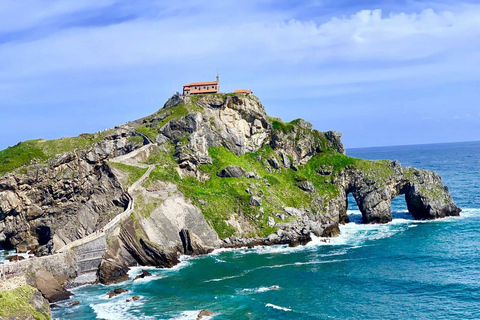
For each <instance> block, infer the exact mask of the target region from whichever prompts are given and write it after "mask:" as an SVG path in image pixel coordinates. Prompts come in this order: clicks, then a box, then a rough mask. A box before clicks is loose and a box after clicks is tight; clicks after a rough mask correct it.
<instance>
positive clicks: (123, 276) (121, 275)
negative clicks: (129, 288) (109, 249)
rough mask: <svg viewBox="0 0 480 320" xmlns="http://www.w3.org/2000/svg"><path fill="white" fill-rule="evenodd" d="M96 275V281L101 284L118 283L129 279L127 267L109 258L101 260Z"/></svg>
mask: <svg viewBox="0 0 480 320" xmlns="http://www.w3.org/2000/svg"><path fill="white" fill-rule="evenodd" d="M97 276H98V281H99V282H100V283H102V284H112V283H119V282H122V281H126V280H128V279H129V278H128V268H125V267H122V266H120V265H118V264H117V263H116V262H113V261H109V260H102V262H101V264H100V268H99V269H98V272H97Z"/></svg>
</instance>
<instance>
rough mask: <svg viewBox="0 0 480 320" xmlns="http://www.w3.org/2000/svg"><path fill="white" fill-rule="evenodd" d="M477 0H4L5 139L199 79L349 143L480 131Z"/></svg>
mask: <svg viewBox="0 0 480 320" xmlns="http://www.w3.org/2000/svg"><path fill="white" fill-rule="evenodd" d="M476 2H478V1H473V0H472V1H468V0H465V1H455V0H450V1H435V0H433V1H413V0H398V1H395V0H383V1H382V0H363V1H358V0H311V1H296V0H292V1H274V0H271V1H245V0H244V1H229V0H221V1H190V0H184V1H171V2H167V1H152V0H136V1H132V0H130V1H117V0H58V1H57V0H1V1H0V110H1V114H0V149H3V148H6V147H7V146H10V145H14V144H16V143H17V142H19V141H22V140H28V139H35V138H47V139H52V138H60V137H62V136H75V135H78V134H80V133H83V132H96V131H99V130H102V129H105V128H108V127H113V126H115V125H117V124H122V123H125V122H127V121H128V120H133V119H137V118H140V117H142V116H145V115H148V114H151V113H153V112H154V111H156V110H157V109H159V108H160V107H161V106H162V105H163V103H164V102H165V101H166V99H167V98H168V97H170V96H171V95H172V94H173V93H175V92H176V91H181V88H182V85H183V84H185V83H188V82H192V81H208V80H214V78H215V75H216V72H217V70H218V72H219V74H220V80H221V88H222V91H225V92H228V91H233V90H234V89H236V88H248V89H251V90H253V91H254V93H255V94H256V95H257V96H258V97H260V99H261V100H262V102H263V104H264V105H265V107H266V108H267V112H268V113H269V114H270V115H272V116H277V117H280V118H282V119H283V120H284V121H290V120H293V119H295V118H304V119H307V120H308V121H310V122H312V123H313V125H314V127H315V128H316V129H318V130H336V131H340V132H343V141H344V143H345V145H346V146H347V148H349V147H350V148H352V147H365V146H384V145H401V144H420V143H437V142H453V141H472V140H480V103H479V101H480V4H476Z"/></svg>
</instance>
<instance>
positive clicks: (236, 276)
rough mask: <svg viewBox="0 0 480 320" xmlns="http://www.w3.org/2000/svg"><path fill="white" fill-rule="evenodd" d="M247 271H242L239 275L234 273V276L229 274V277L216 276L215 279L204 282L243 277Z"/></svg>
mask: <svg viewBox="0 0 480 320" xmlns="http://www.w3.org/2000/svg"><path fill="white" fill-rule="evenodd" d="M247 271H251V270H247ZM246 273H247V272H242V273H241V274H238V275H234V276H227V277H222V278H215V279H210V280H205V281H203V282H205V283H206V282H219V281H223V280H228V279H234V278H240V277H243V276H244V275H245V274H246Z"/></svg>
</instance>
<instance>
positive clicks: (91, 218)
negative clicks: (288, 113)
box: [0, 94, 460, 301]
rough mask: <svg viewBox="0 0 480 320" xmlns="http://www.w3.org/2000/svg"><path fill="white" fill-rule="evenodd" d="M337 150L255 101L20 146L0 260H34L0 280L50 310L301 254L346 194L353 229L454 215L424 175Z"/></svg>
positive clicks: (329, 135) (216, 103) (439, 185)
mask: <svg viewBox="0 0 480 320" xmlns="http://www.w3.org/2000/svg"><path fill="white" fill-rule="evenodd" d="M340 137H341V134H339V133H337V132H334V131H328V132H320V131H317V130H314V129H312V125H311V124H310V123H308V122H307V121H304V120H301V119H298V120H294V121H292V122H289V123H284V122H282V121H281V120H280V119H277V118H271V117H269V116H267V114H266V113H265V109H264V107H263V105H262V104H261V103H260V101H259V99H258V98H257V97H255V96H253V95H246V94H205V95H198V96H189V97H183V96H178V95H176V96H173V97H172V98H171V99H169V100H168V101H167V103H166V104H165V106H164V107H163V108H162V109H160V110H159V111H157V112H156V113H154V114H152V115H151V116H148V117H145V118H142V119H139V120H136V121H133V122H130V123H128V124H125V125H122V126H118V127H116V128H115V129H113V130H110V131H106V132H102V133H97V134H88V135H87V134H85V135H81V136H79V137H75V138H63V139H59V140H50V141H45V140H34V141H27V142H22V143H20V144H18V145H16V146H14V147H10V148H8V149H6V150H4V151H0V176H1V177H0V246H2V247H3V248H15V249H17V251H19V252H25V251H31V252H34V253H35V254H36V255H37V256H39V257H40V256H41V257H40V258H33V259H26V260H25V261H20V262H16V263H13V264H9V267H8V270H7V271H4V273H7V277H14V276H18V275H25V274H27V273H28V276H27V277H26V279H27V282H28V283H29V284H31V285H32V286H36V287H37V288H38V287H39V285H38V283H42V279H50V277H51V278H52V279H54V280H55V281H53V282H52V281H50V282H48V283H54V282H56V284H55V286H54V287H55V288H54V289H55V290H53V289H52V288H43V290H42V288H39V289H40V291H41V292H42V293H43V294H44V296H46V297H47V298H49V299H50V301H54V299H52V297H51V295H49V294H48V292H54V293H62V294H64V295H65V292H63V291H62V290H63V288H64V287H68V286H71V285H74V284H78V283H86V282H92V281H100V282H102V283H113V282H117V281H123V280H125V279H128V277H127V275H126V272H127V270H128V267H129V266H132V265H137V264H139V265H149V266H158V267H171V266H173V265H175V264H176V263H178V261H179V257H180V255H182V254H187V255H198V254H205V253H209V252H211V251H212V250H213V249H215V248H221V247H241V246H253V245H273V244H290V245H292V246H294V245H299V244H304V243H306V242H308V241H310V240H311V235H312V234H314V235H316V236H319V237H332V236H336V235H338V234H339V232H340V231H339V225H340V224H343V223H346V222H348V215H347V207H348V203H347V199H348V194H352V195H353V197H354V199H355V201H356V202H357V204H358V207H359V208H360V211H361V212H362V216H363V222H364V223H387V222H389V221H391V220H392V215H391V210H390V203H391V200H392V199H393V198H395V197H397V196H399V195H403V196H404V197H405V201H406V204H407V207H408V210H409V211H410V213H411V214H412V216H413V217H414V218H415V219H436V218H443V217H446V216H455V215H459V213H460V209H459V208H458V207H457V206H456V205H455V203H454V202H453V200H452V198H451V196H450V195H449V192H448V188H447V187H446V186H444V185H443V182H442V180H441V178H440V176H438V175H437V174H436V173H434V172H431V171H426V170H420V169H415V168H411V167H404V166H401V165H400V164H399V163H398V162H396V161H388V160H382V161H369V160H362V159H355V158H351V157H348V156H346V155H345V154H344V153H345V150H344V147H343V144H342V142H341V140H340ZM38 259H42V260H41V261H42V263H35V264H31V262H30V261H32V260H38ZM17 265H18V266H17ZM32 265H34V267H32ZM28 268H30V271H29V272H27V269H28ZM82 281H83V282H82ZM43 283H45V281H43ZM52 290H53V291H52ZM56 290H60V291H56Z"/></svg>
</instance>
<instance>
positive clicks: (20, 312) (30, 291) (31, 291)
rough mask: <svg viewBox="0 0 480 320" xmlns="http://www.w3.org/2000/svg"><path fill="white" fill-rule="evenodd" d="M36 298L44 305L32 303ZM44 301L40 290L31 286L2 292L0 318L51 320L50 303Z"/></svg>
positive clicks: (0, 294) (0, 295) (0, 296)
mask: <svg viewBox="0 0 480 320" xmlns="http://www.w3.org/2000/svg"><path fill="white" fill-rule="evenodd" d="M35 295H38V297H34V296H35ZM35 298H38V299H39V303H41V302H42V301H43V304H42V305H37V304H38V303H32V302H33V300H35ZM42 299H43V298H42V296H41V294H40V293H39V292H38V290H37V289H35V288H33V287H31V286H29V285H24V286H22V287H19V288H16V289H13V290H9V291H0V318H1V319H9V318H10V317H12V318H15V319H35V320H44V319H45V320H47V319H50V307H49V305H48V301H46V300H42ZM34 305H35V307H34Z"/></svg>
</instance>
